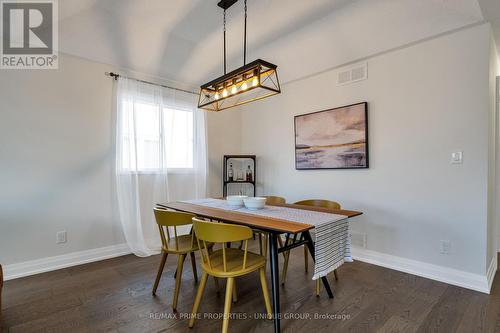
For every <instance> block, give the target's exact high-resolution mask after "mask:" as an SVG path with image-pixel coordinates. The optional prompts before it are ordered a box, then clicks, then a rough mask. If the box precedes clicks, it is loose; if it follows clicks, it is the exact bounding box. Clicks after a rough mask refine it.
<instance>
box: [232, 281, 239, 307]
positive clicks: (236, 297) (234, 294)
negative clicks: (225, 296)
mask: <svg viewBox="0 0 500 333" xmlns="http://www.w3.org/2000/svg"><path fill="white" fill-rule="evenodd" d="M236 302H238V294H237V293H236V280H234V282H233V303H236Z"/></svg>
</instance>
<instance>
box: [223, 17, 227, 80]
mask: <svg viewBox="0 0 500 333" xmlns="http://www.w3.org/2000/svg"><path fill="white" fill-rule="evenodd" d="M223 17H224V74H226V10H225V9H224V16H223Z"/></svg>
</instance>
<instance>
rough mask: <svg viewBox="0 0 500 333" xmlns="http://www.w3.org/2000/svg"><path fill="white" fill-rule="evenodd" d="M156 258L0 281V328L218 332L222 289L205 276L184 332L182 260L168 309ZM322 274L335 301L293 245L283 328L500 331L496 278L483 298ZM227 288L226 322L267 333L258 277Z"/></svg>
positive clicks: (361, 271) (359, 269)
mask: <svg viewBox="0 0 500 333" xmlns="http://www.w3.org/2000/svg"><path fill="white" fill-rule="evenodd" d="M197 259H198V260H199V258H198V257H197ZM159 260H160V257H159V256H153V257H149V258H137V257H134V256H132V255H129V256H124V257H120V258H115V259H110V260H105V261H101V262H97V263H92V264H87V265H82V266H77V267H72V268H68V269H63V270H59V271H54V272H49V273H45V274H40V275H35V276H31V277H26V278H22V279H17V280H13V281H8V282H6V283H5V287H4V295H3V304H2V307H3V309H2V317H1V321H0V327H1V330H2V331H5V332H193V333H195V332H219V331H220V329H221V325H222V321H221V320H220V319H217V318H213V317H214V316H217V315H219V314H220V313H222V311H223V304H224V295H223V293H222V294H221V295H219V296H217V294H216V290H215V286H214V282H213V280H212V279H210V280H209V281H208V284H207V289H206V291H205V294H204V297H203V300H202V304H201V312H202V316H203V317H204V318H203V319H200V320H198V321H197V322H196V324H195V327H194V328H193V329H191V330H190V329H189V328H188V319H187V318H185V317H184V318H180V317H181V316H186V314H189V313H190V311H191V307H192V304H193V299H194V294H195V292H196V287H197V285H196V284H195V283H194V280H193V275H192V271H191V265H190V263H188V262H186V265H185V266H184V272H183V277H182V278H183V280H182V287H181V295H180V297H179V306H178V313H177V314H174V313H173V312H172V307H171V303H172V295H173V289H174V279H173V274H174V271H175V267H176V261H175V260H176V259H175V257H174V256H171V257H170V256H169V258H168V260H167V266H166V268H165V271H164V273H163V277H162V280H161V282H160V287H159V289H158V292H157V295H158V296H156V297H153V296H151V288H152V284H153V282H154V278H155V274H156V270H157V267H158V263H159ZM280 260H281V258H280ZM198 271H199V272H201V269H198ZM310 271H312V268H311V269H310ZM330 281H331V285H332V287H333V290H334V293H335V299H333V300H330V299H328V298H327V296H326V294H325V293H324V291H323V294H322V296H321V297H319V298H318V297H316V296H315V294H314V290H315V288H314V286H315V284H314V282H313V281H311V279H310V275H307V274H306V273H305V272H304V269H303V256H302V250H300V249H298V250H295V251H293V254H292V260H291V261H290V268H289V274H288V281H287V284H286V286H285V287H282V288H281V309H282V312H283V316H284V317H285V318H292V319H283V320H282V329H283V331H285V332H311V333H312V332H314V333H317V332H464V333H465V332H467V333H468V332H497V331H498V332H500V288H499V287H500V281H499V279H496V280H495V283H494V288H493V292H492V295H486V294H482V293H478V292H474V291H470V290H467V289H463V288H458V287H454V286H450V285H447V284H444V283H440V282H435V281H432V280H428V279H425V278H420V277H417V276H413V275H410V274H405V273H400V272H397V271H393V270H389V269H385V268H381V267H377V266H374V265H369V264H365V263H362V262H355V263H352V264H345V265H343V266H342V267H341V268H340V269H339V281H335V280H334V279H333V276H332V277H330ZM221 285H222V284H221ZM222 287H224V286H223V285H222ZM221 289H222V288H221ZM237 290H238V301H237V303H235V304H233V307H232V312H233V313H234V314H235V317H239V318H240V319H237V318H235V319H232V320H231V321H230V323H229V330H230V331H231V332H245V333H250V332H272V331H273V324H272V322H271V321H269V320H262V319H254V316H255V314H256V313H262V312H263V311H264V301H263V298H262V293H261V291H260V283H259V278H258V274H251V275H249V276H247V277H243V278H240V279H238V280H237ZM325 316H330V317H325ZM294 317H296V318H297V319H293V318H294ZM318 317H319V318H318Z"/></svg>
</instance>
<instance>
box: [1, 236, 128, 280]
mask: <svg viewBox="0 0 500 333" xmlns="http://www.w3.org/2000/svg"><path fill="white" fill-rule="evenodd" d="M126 254H130V249H129V247H128V246H127V244H118V245H111V246H106V247H101V248H97V249H92V250H86V251H79V252H72V253H68V254H63V255H60V256H54V257H48V258H42V259H36V260H30V261H25V262H21V263H18V264H11V265H6V266H4V267H3V270H4V279H5V280H12V279H17V278H20V277H24V276H29V275H34V274H39V273H44V272H49V271H54V270H57V269H61V268H66V267H71V266H77V265H82V264H86V263H89V262H94V261H99V260H105V259H110V258H114V257H119V256H123V255H126Z"/></svg>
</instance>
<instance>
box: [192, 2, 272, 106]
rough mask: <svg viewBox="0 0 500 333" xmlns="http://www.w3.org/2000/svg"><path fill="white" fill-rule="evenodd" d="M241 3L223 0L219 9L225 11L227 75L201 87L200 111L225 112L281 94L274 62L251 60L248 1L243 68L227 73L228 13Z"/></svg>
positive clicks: (219, 4)
mask: <svg viewBox="0 0 500 333" xmlns="http://www.w3.org/2000/svg"><path fill="white" fill-rule="evenodd" d="M237 1H238V0H221V1H220V2H219V3H218V4H217V6H219V7H221V8H222V9H223V10H224V14H223V15H224V16H223V18H224V19H223V22H224V75H222V76H220V77H218V78H216V79H215V80H212V81H210V82H208V83H205V84H204V85H202V86H201V87H200V96H199V99H198V107H199V108H201V109H204V110H208V111H222V110H225V109H229V108H231V107H234V106H238V105H242V104H246V103H249V102H253V101H256V100H259V99H262V98H266V97H269V96H272V95H276V94H279V93H280V92H281V88H280V83H279V80H278V72H277V67H278V66H276V65H274V64H271V63H270V62H267V61H264V60H261V59H257V60H254V61H252V62H250V63H248V64H247V63H246V60H247V0H244V1H245V4H244V6H245V26H244V32H243V36H244V37H243V38H244V39H243V45H244V46H243V66H241V67H240V68H237V69H235V70H233V71H232V72H229V73H226V10H227V9H228V8H229V7H231V6H232V5H234V4H235V3H236V2H237Z"/></svg>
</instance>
